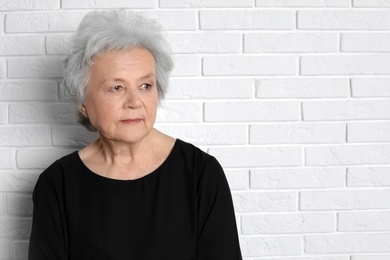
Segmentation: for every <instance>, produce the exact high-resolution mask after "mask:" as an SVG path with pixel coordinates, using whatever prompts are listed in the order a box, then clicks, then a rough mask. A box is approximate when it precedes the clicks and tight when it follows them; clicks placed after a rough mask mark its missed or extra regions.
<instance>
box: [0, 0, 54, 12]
mask: <svg viewBox="0 0 390 260" xmlns="http://www.w3.org/2000/svg"><path fill="white" fill-rule="evenodd" d="M58 8H60V2H59V1H58V0H45V1H40V0H29V1H15V0H2V1H1V3H0V10H1V11H12V10H42V9H43V10H44V9H58Z"/></svg>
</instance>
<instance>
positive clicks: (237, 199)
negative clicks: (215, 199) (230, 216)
mask: <svg viewBox="0 0 390 260" xmlns="http://www.w3.org/2000/svg"><path fill="white" fill-rule="evenodd" d="M232 198H233V203H234V209H235V211H236V212H252V213H253V212H265V211H269V212H278V211H294V210H296V209H297V194H296V193H295V192H240V193H239V192H235V193H233V194H232Z"/></svg>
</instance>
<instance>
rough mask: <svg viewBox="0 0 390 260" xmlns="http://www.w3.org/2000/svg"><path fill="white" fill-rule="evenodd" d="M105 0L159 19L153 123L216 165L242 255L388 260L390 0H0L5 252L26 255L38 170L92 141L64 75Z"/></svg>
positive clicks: (249, 259) (1, 242) (1, 248)
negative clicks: (168, 76) (162, 38)
mask: <svg viewBox="0 0 390 260" xmlns="http://www.w3.org/2000/svg"><path fill="white" fill-rule="evenodd" d="M112 7H124V8H128V9H133V10H135V11H136V12H138V13H141V14H143V15H145V16H147V17H151V18H154V19H157V20H159V21H160V22H161V24H162V25H163V26H164V28H165V29H166V30H167V35H168V38H169V40H170V42H171V45H172V49H173V51H174V56H175V57H174V58H175V69H174V71H173V75H172V80H171V86H170V90H169V92H168V93H167V95H166V100H165V101H164V102H163V103H162V105H161V107H160V109H159V114H158V119H157V127H158V128H159V129H161V130H163V131H164V132H166V133H168V134H171V135H173V136H175V137H178V138H181V139H183V140H185V141H189V142H192V143H194V144H196V145H198V146H200V148H201V149H203V150H205V151H208V152H209V153H211V154H213V155H215V156H216V157H217V158H218V160H219V161H220V162H221V164H222V165H223V167H224V168H225V171H226V176H227V178H228V181H229V183H230V187H231V189H232V195H233V201H234V204H235V210H236V216H237V222H238V230H239V234H240V240H241V246H242V253H243V256H244V259H245V260H271V259H272V260H282V259H283V260H388V259H390V221H389V219H390V199H389V198H390V33H389V32H390V9H389V8H390V1H389V0H226V1H219V0H192V1H181V0H145V1H127V0H113V1H106V0H86V1H79V0H77V1H76V0H29V1H23V0H1V1H0V259H1V260H11V259H27V250H28V237H29V232H30V227H31V213H32V203H31V192H32V189H33V187H34V185H35V181H36V179H37V177H38V175H39V174H40V172H41V171H42V170H43V169H44V168H45V167H47V166H48V165H49V164H50V163H51V162H52V161H54V160H55V159H57V158H58V157H60V156H62V155H64V154H67V153H69V152H71V151H73V150H74V149H77V148H78V147H80V146H83V145H85V144H87V143H88V142H90V141H91V140H93V139H94V138H95V136H94V135H92V134H90V133H88V132H86V131H85V130H84V129H83V128H82V127H80V126H78V125H77V124H76V123H75V115H74V113H73V112H74V109H73V107H72V106H71V105H70V104H69V103H68V102H67V99H66V98H65V96H64V94H63V91H62V90H60V89H58V80H59V77H60V75H61V73H62V68H61V64H62V60H63V58H64V54H65V53H66V51H67V48H68V44H69V39H70V36H71V35H72V33H73V32H74V31H75V30H76V28H77V25H78V23H79V22H80V20H81V19H82V17H83V15H84V14H85V13H86V12H88V11H89V10H93V9H106V8H112Z"/></svg>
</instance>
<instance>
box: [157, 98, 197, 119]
mask: <svg viewBox="0 0 390 260" xmlns="http://www.w3.org/2000/svg"><path fill="white" fill-rule="evenodd" d="M200 121H202V106H201V104H200V103H198V102H164V103H163V104H162V105H161V106H160V107H159V108H158V113H157V119H156V122H158V123H166V122H187V123H189V122H200Z"/></svg>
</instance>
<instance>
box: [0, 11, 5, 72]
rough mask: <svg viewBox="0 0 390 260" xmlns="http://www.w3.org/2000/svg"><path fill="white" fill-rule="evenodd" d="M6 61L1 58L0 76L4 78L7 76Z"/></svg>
mask: <svg viewBox="0 0 390 260" xmlns="http://www.w3.org/2000/svg"><path fill="white" fill-rule="evenodd" d="M0 18H1V17H0ZM4 63H5V61H4V60H3V59H0V78H4V76H5V66H4Z"/></svg>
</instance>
